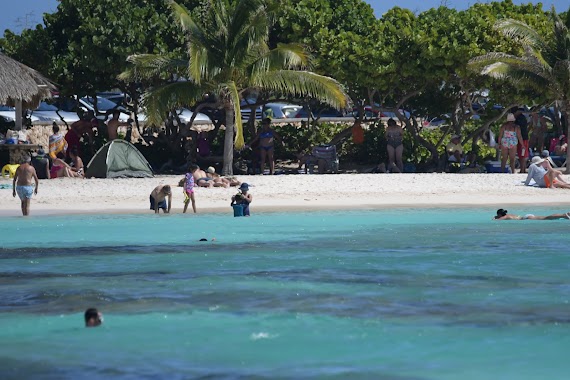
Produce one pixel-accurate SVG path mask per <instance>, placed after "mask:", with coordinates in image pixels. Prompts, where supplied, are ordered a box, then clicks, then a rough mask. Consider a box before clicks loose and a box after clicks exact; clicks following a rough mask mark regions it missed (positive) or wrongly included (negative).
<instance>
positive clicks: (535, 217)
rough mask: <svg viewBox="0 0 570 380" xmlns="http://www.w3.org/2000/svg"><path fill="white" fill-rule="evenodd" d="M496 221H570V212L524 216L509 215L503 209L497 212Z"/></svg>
mask: <svg viewBox="0 0 570 380" xmlns="http://www.w3.org/2000/svg"><path fill="white" fill-rule="evenodd" d="M494 219H496V220H556V219H570V212H567V213H565V214H552V215H546V216H539V215H533V214H526V215H523V216H520V215H514V214H509V213H508V211H507V210H503V209H502V208H500V209H498V210H497V215H495V217H494Z"/></svg>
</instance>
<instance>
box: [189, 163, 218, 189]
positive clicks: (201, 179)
mask: <svg viewBox="0 0 570 380" xmlns="http://www.w3.org/2000/svg"><path fill="white" fill-rule="evenodd" d="M192 175H193V176H194V183H195V184H196V185H198V186H200V187H212V186H214V179H213V178H209V177H208V176H207V175H206V172H205V171H203V170H202V169H200V167H199V166H198V165H196V167H195V168H194V171H193V172H192Z"/></svg>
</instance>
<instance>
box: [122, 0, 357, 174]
mask: <svg viewBox="0 0 570 380" xmlns="http://www.w3.org/2000/svg"><path fill="white" fill-rule="evenodd" d="M167 1H168V2H169V4H170V6H171V9H172V14H173V17H174V18H175V19H176V21H177V22H178V23H179V24H180V26H181V28H182V30H183V32H184V36H185V38H186V41H187V43H188V45H187V46H188V47H187V52H186V53H187V57H185V58H182V59H181V58H173V57H169V56H157V55H147V54H145V55H134V56H131V57H129V58H128V60H129V61H130V62H131V63H133V67H131V69H130V70H129V71H127V72H125V73H123V74H122V79H137V78H139V79H140V78H146V79H148V78H156V77H158V76H160V75H164V73H165V72H170V73H178V74H180V73H182V75H181V77H183V78H185V79H184V80H183V81H175V82H171V83H168V84H165V85H162V86H159V87H155V88H153V89H151V90H150V91H148V92H147V93H145V95H144V96H143V103H144V105H145V106H146V108H147V110H148V114H149V119H150V121H151V122H160V120H161V119H162V117H163V116H164V115H166V114H167V113H168V111H169V110H171V109H173V108H176V107H179V106H182V105H187V104H195V103H196V102H197V101H199V100H202V99H203V98H204V96H205V95H206V94H207V95H208V96H213V97H214V98H215V99H216V107H217V108H219V109H222V110H223V111H224V113H225V140H224V165H223V169H222V173H223V174H224V175H228V174H232V173H233V148H234V143H235V147H236V149H241V148H243V146H244V137H243V128H242V122H241V112H240V99H241V98H243V95H244V93H247V92H253V93H259V92H262V91H263V92H266V93H272V94H276V95H282V96H283V95H289V96H293V97H312V98H315V99H318V100H320V101H321V102H324V103H327V104H329V105H331V106H333V107H336V108H342V107H345V105H346V99H347V96H346V94H345V92H344V91H343V89H342V88H341V86H340V85H339V83H338V82H337V81H335V80H334V79H332V78H328V77H325V76H321V75H318V74H315V73H313V72H310V71H307V68H308V67H309V56H308V54H307V53H306V52H305V50H304V49H303V48H302V47H301V46H300V45H297V44H281V45H278V46H277V47H276V48H275V49H270V48H269V46H268V39H269V31H270V28H271V25H272V24H271V12H270V11H269V9H268V7H267V6H266V4H265V2H264V1H263V0H210V1H209V2H208V3H207V5H206V6H205V9H203V11H202V12H201V13H200V15H199V16H195V15H193V14H191V13H190V12H189V11H188V10H187V9H186V8H185V7H184V6H182V5H179V4H177V3H176V2H174V1H171V0H167ZM234 130H235V136H234Z"/></svg>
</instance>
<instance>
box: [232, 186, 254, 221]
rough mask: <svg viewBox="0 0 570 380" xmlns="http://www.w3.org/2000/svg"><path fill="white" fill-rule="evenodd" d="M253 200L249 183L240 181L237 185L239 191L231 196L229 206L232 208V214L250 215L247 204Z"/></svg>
mask: <svg viewBox="0 0 570 380" xmlns="http://www.w3.org/2000/svg"><path fill="white" fill-rule="evenodd" d="M251 201H253V196H252V195H251V193H250V192H249V185H248V184H247V183H245V182H244V183H242V184H241V185H240V187H239V193H237V194H236V195H234V196H232V203H231V206H232V207H233V209H234V216H250V214H249V204H250V203H251Z"/></svg>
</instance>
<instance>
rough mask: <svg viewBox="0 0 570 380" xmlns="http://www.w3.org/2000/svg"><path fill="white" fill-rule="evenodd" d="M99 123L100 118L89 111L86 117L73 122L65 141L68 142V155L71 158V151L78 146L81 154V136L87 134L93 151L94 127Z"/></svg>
mask: <svg viewBox="0 0 570 380" xmlns="http://www.w3.org/2000/svg"><path fill="white" fill-rule="evenodd" d="M98 125H99V120H97V118H96V117H95V115H93V113H92V112H87V114H86V115H85V117H84V118H83V119H81V120H78V121H76V122H75V123H73V124H71V126H70V127H69V131H67V133H66V134H65V141H66V142H67V155H66V158H69V151H70V150H71V149H74V148H76V150H77V154H78V155H79V156H81V138H82V137H83V136H84V135H87V138H88V139H89V146H90V148H91V153H94V152H93V127H97V126H98Z"/></svg>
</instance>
